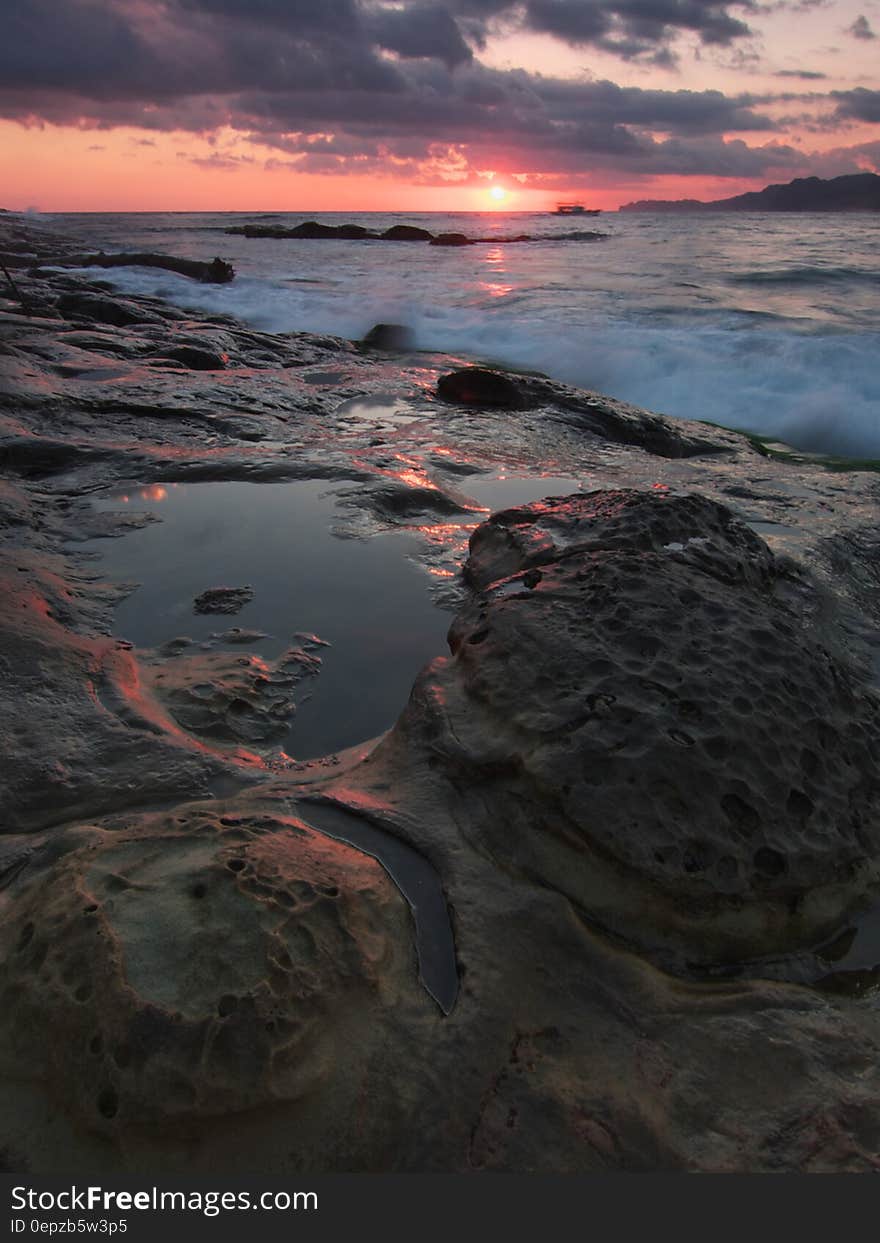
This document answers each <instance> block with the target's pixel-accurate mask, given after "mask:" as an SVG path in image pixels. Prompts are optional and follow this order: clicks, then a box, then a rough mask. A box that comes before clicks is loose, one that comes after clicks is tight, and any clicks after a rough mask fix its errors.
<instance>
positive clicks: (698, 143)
mask: <svg viewBox="0 0 880 1243" xmlns="http://www.w3.org/2000/svg"><path fill="white" fill-rule="evenodd" d="M13 6H14V7H13V8H12V11H11V13H7V14H6V23H5V38H4V40H3V42H2V45H0V115H2V116H6V117H10V118H13V119H18V120H23V121H28V122H30V121H48V122H52V123H57V124H74V125H80V126H86V125H88V126H93V127H97V128H108V129H109V128H112V127H113V126H117V125H128V126H137V127H141V128H144V129H147V130H151V131H163V130H164V131H172V130H181V131H188V132H192V133H200V134H206V135H207V134H211V133H212V132H215V131H218V130H219V129H220V128H221V127H224V126H230V127H232V128H233V129H235V130H237V131H238V132H240V133H243V134H245V135H247V136H248V137H249V138H250V139H251V140H252V141H255V142H259V143H262V144H263V145H264V146H266V147H269V148H276V149H277V150H279V151H282V152H286V153H287V154H288V155H289V157H290V158H291V159H292V160H293V162H294V164H295V165H296V166H297V167H300V168H305V167H309V168H312V169H316V168H318V167H326V168H331V167H332V169H333V170H334V171H340V170H341V171H344V170H345V169H346V168H350V169H354V170H359V169H363V168H365V167H367V166H372V165H376V164H378V163H380V162H381V160H382V159H383V158H389V159H391V158H393V159H395V160H401V161H407V162H411V163H412V164H413V166H415V163H416V162H419V161H424V160H426V159H427V158H429V157H430V156H431V155H432V154H433V153H434V152H435V149H436V148H438V147H442V146H443V145H444V144H445V145H446V146H452V147H455V148H456V149H457V151H459V152H460V151H461V150H462V149H463V148H465V147H467V148H469V150H470V156H469V158H470V160H471V163H472V164H474V156H473V152H475V151H481V152H482V153H483V155H482V156H481V158H484V159H486V160H488V161H489V162H488V163H484V164H483V165H482V167H496V168H500V167H501V163H500V162H499V161H500V160H502V158H503V161H504V162H505V163H504V167H506V168H508V169H510V170H511V171H517V170H520V171H525V170H529V169H532V168H537V167H539V166H540V167H543V166H544V165H545V164H547V163H548V162H550V163H554V166H555V168H556V170H557V171H559V172H560V173H561V174H564V175H568V174H579V173H580V172H582V171H585V170H587V169H589V168H590V167H592V166H594V165H595V164H596V163H600V164H602V165H603V166H609V167H610V166H612V165H615V164H616V166H618V167H626V168H635V169H644V170H645V171H650V172H658V171H665V172H683V171H686V172H693V173H704V174H706V173H712V174H717V175H720V176H725V175H730V176H735V175H736V176H743V175H750V174H751V173H752V172H754V173H755V175H757V174H759V173H760V172H762V171H764V170H765V169H766V168H768V167H776V166H777V164H778V163H779V161H780V159H782V156H783V153H785V152H789V149H788V148H783V147H780V146H772V145H771V146H768V145H767V144H765V145H764V146H761V147H751V146H749V145H748V144H747V143H745V142H742V141H739V142H737V141H733V142H731V141H726V142H725V141H723V140H722V136H723V135H728V136H729V135H731V134H735V133H739V134H748V133H759V132H763V133H769V132H771V131H773V130H775V129H778V122H774V121H772V120H771V119H769V118H768V117H767V116H766V115H764V114H763V112H762V111H761V110H760V109H761V108H762V107H763V106H764V105H766V104H767V103H771V102H773V99H772V98H763V99H761V98H758V97H755V96H747V95H738V96H735V97H730V96H726V95H724V94H723V93H721V92H720V91H708V90H706V91H688V90H676V91H664V90H646V89H642V88H638V87H620V86H617V85H616V84H615V83H613V82H608V81H584V80H581V81H574V80H568V79H565V80H563V79H557V78H553V77H545V76H542V75H540V74H537V73H531V72H528V71H526V70H521V69H514V70H496V69H491V68H489V67H487V66H485V65H483V64H481V63H480V62H479V61H478V60H477V59H476V58H475V57H474V54H473V51H472V47H471V46H469V44H468V40H470V43H471V44H472V45H473V46H478V44H479V38H480V32H481V31H483V32H485V31H487V30H488V29H489V28H490V25H491V23H492V22H493V21H499V20H500V21H503V22H507V23H509V24H511V28H513V27H516V28H522V26H523V24H524V25H525V28H527V29H533V30H538V29H540V30H543V31H545V32H548V33H553V34H555V35H557V36H558V37H559V38H562V39H565V40H566V41H568V42H570V43H572V44H575V45H581V44H588V43H592V44H596V45H597V46H606V44H608V41H609V40H610V41H611V43H613V44H614V45H615V47H616V48H617V49H618V50H619V51H620V53H621V55H624V56H637V55H641V54H642V53H647V52H648V51H649V50H650V51H651V52H652V54H653V55H654V56H655V57H656V56H658V55H662V52H663V48H664V47H665V46H666V44H667V42H668V41H669V40H670V39H671V38H672V36H673V35H674V33H675V32H680V31H690V32H691V33H692V34H695V35H696V36H697V37H698V38H699V39H700V40H702V41H703V42H705V43H714V44H721V45H723V44H727V43H730V42H732V41H733V40H735V39H737V38H739V37H741V36H742V35H743V34H746V33H748V29H747V27H746V26H745V24H744V23H743V22H741V21H740V20H739V19H738V18H736V17H732V16H731V10H734V9H735V10H737V11H739V12H748V11H750V10H751V9H752V7H753V6H752V5H751V4H750V3H744V4H740V5H732V4H730V3H723V2H722V0H579V2H578V3H575V0H526V3H525V4H520V5H511V4H510V3H508V2H505V0H442V2H440V0H410V2H409V3H406V4H403V5H401V6H398V7H388V6H387V5H386V4H383V3H378V2H377V0H360V2H359V0H321V2H320V3H318V2H317V0H13ZM517 23H519V25H518V26H517ZM465 36H467V38H466V37H465ZM624 44H626V46H625V47H624ZM609 46H610V44H609ZM782 72H783V73H785V72H786V71H782ZM791 72H792V73H793V72H794V71H791ZM798 76H801V77H805V78H809V77H817V76H821V75H814V74H810V73H809V72H808V71H804V72H803V73H801V74H799V75H798ZM873 94H874V93H872V92H866V91H861V92H859V91H853V92H840V93H838V94H837V95H836V96H835V99H834V102H835V104H836V105H837V113H836V114H835V115H836V116H837V118H838V119H839V120H838V123H839V121H841V120H842V121H848V120H850V119H856V118H859V119H869V118H867V117H865V116H863V115H862V113H863V112H864V110H865V107H867V106H868V105H867V104H866V102H865V100H864V98H863V97H866V96H872V95H873ZM859 109H861V112H859ZM871 119H876V117H874V118H871ZM316 135H318V136H319V138H318V140H317V142H316V140H315V136H316ZM493 151H494V152H495V153H496V155H495V157H494V159H493V158H492V152H493ZM794 156H796V153H792V158H794ZM209 158H210V157H209ZM371 162H372V163H371ZM211 166H212V167H218V166H219V165H218V164H217V163H216V161H213V162H212V163H211ZM475 167H479V165H475Z"/></svg>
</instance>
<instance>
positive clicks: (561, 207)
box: [553, 203, 602, 216]
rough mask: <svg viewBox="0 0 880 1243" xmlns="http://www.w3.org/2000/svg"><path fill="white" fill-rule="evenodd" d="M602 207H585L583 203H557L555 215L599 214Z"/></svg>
mask: <svg viewBox="0 0 880 1243" xmlns="http://www.w3.org/2000/svg"><path fill="white" fill-rule="evenodd" d="M601 211H602V209H601V207H584V205H583V203H557V204H556V211H555V212H554V213H553V214H554V215H555V216H598V215H600V214H601Z"/></svg>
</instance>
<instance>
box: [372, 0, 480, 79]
mask: <svg viewBox="0 0 880 1243" xmlns="http://www.w3.org/2000/svg"><path fill="white" fill-rule="evenodd" d="M364 28H365V31H366V33H367V35H368V37H369V38H371V39H372V40H373V41H374V42H375V43H377V44H378V45H379V46H380V47H383V48H386V49H387V50H388V51H391V52H397V53H398V55H400V56H404V57H436V59H438V60H442V61H443V62H444V64H446V65H448V66H449V67H450V68H453V67H454V66H455V65H460V64H461V63H462V62H463V61H467V60H470V59H471V58H472V56H473V53H472V52H471V49H470V48H469V47H468V45H467V44H466V43H465V41H464V39H463V38H462V34H461V31H460V30H459V28H458V26H457V24H456V22H455V19H454V18H453V17H452V15H451V13H450V12H449V10H448V9H444V8H442V7H441V6H440V5H424V6H422V5H417V6H416V7H414V8H409V9H382V10H379V11H377V12H375V13H373V14H372V15H370V16H369V17H368V18H367V20H366V21H365V24H364Z"/></svg>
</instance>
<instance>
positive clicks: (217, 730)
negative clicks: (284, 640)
mask: <svg viewBox="0 0 880 1243" xmlns="http://www.w3.org/2000/svg"><path fill="white" fill-rule="evenodd" d="M232 641H233V642H242V641H243V640H241V639H239V638H235V639H234V640H232ZM320 668H321V661H320V658H319V657H317V656H309V655H307V654H306V653H305V652H304V651H302V650H293V651H290V652H287V653H285V655H283V656H281V657H280V658H279V659H278V660H277V661H274V662H272V661H267V660H263V659H262V658H261V657H259V656H253V655H248V656H236V655H233V654H232V653H229V652H199V653H197V654H195V655H191V656H183V655H181V656H179V657H178V658H177V659H176V660H173V661H170V662H169V661H162V662H160V663H158V664H157V666H156V667H155V669H154V670H153V671H152V672H151V673H150V675H149V679H148V680H149V681H150V682H151V684H152V686H153V689H154V691H155V693H156V696H157V697H158V699H159V700H160V701H161V703H162V704H164V706H165V707H166V708H167V710H168V712H169V713H170V714H171V716H173V717H174V719H175V721H177V722H178V724H180V725H182V726H183V728H184V729H186V730H189V732H190V733H192V734H197V735H198V736H199V737H202V738H215V739H218V740H220V741H221V742H232V743H238V742H246V743H261V742H268V741H271V740H273V739H280V738H283V737H284V735H285V734H286V733H287V732H288V730H289V728H290V723H291V721H292V719H293V717H294V715H295V713H296V700H295V698H294V692H295V690H296V688H297V686H298V685H299V683H300V682H301V681H302V680H303V678H306V677H311V676H314V675H315V674H317V673H319V672H320Z"/></svg>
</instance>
